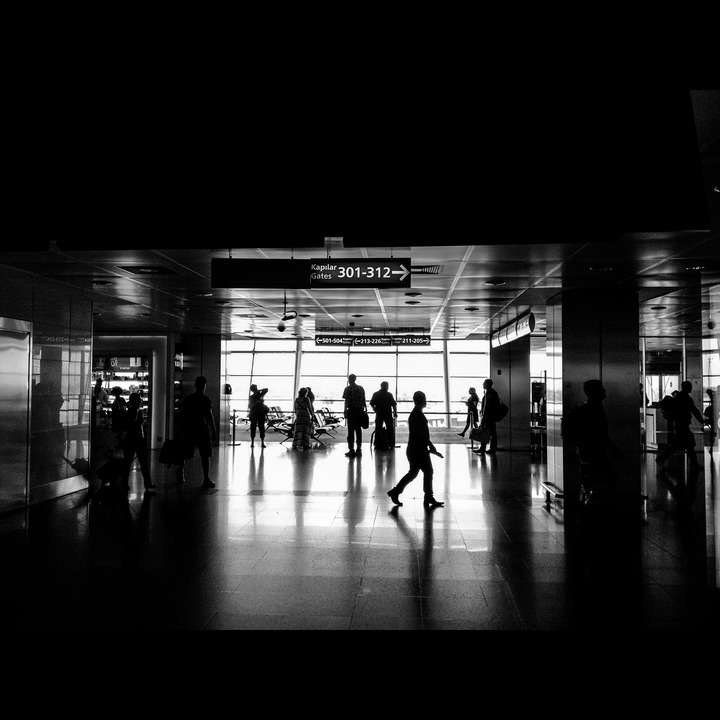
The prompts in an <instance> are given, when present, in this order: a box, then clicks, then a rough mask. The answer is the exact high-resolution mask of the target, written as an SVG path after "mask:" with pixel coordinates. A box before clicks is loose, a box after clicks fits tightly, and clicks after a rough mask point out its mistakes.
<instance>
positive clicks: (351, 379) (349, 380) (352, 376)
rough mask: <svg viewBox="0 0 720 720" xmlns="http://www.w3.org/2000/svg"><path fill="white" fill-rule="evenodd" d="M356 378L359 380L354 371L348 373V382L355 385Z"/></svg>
mask: <svg viewBox="0 0 720 720" xmlns="http://www.w3.org/2000/svg"><path fill="white" fill-rule="evenodd" d="M356 380H357V377H356V376H355V375H353V374H352V373H350V374H349V375H348V382H349V383H350V384H351V385H354V384H355V381H356Z"/></svg>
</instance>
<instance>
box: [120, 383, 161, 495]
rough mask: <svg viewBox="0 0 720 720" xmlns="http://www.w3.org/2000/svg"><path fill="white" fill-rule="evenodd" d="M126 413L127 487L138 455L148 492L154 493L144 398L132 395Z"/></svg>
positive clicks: (124, 451) (124, 474)
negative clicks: (131, 469)
mask: <svg viewBox="0 0 720 720" xmlns="http://www.w3.org/2000/svg"><path fill="white" fill-rule="evenodd" d="M122 412H123V413H125V440H124V442H123V460H124V467H123V481H124V483H125V487H126V488H127V487H129V484H130V468H131V467H132V463H133V460H134V459H135V456H136V455H137V459H138V462H139V463H140V472H141V473H142V477H143V483H144V484H145V491H146V492H153V491H154V490H155V487H156V486H155V484H154V483H153V481H152V480H151V479H150V463H149V461H148V446H147V439H146V433H145V416H144V415H143V411H142V398H141V397H140V394H139V393H130V396H129V397H128V402H127V409H125V410H122Z"/></svg>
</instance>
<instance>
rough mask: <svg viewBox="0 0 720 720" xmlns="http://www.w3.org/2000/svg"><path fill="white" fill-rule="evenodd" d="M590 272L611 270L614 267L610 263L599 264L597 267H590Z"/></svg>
mask: <svg viewBox="0 0 720 720" xmlns="http://www.w3.org/2000/svg"><path fill="white" fill-rule="evenodd" d="M589 269H590V272H610V271H611V270H612V268H611V267H610V266H609V265H598V266H597V267H591V268H589Z"/></svg>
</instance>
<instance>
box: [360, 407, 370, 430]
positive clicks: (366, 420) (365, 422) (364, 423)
mask: <svg viewBox="0 0 720 720" xmlns="http://www.w3.org/2000/svg"><path fill="white" fill-rule="evenodd" d="M360 427H361V428H362V429H363V430H367V429H368V428H369V427H370V416H369V415H368V414H367V410H363V414H362V418H361V419H360Z"/></svg>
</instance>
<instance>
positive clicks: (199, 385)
mask: <svg viewBox="0 0 720 720" xmlns="http://www.w3.org/2000/svg"><path fill="white" fill-rule="evenodd" d="M206 387H207V378H206V377H205V376H204V375H198V377H196V378H195V389H196V390H197V391H198V392H205V388H206Z"/></svg>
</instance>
